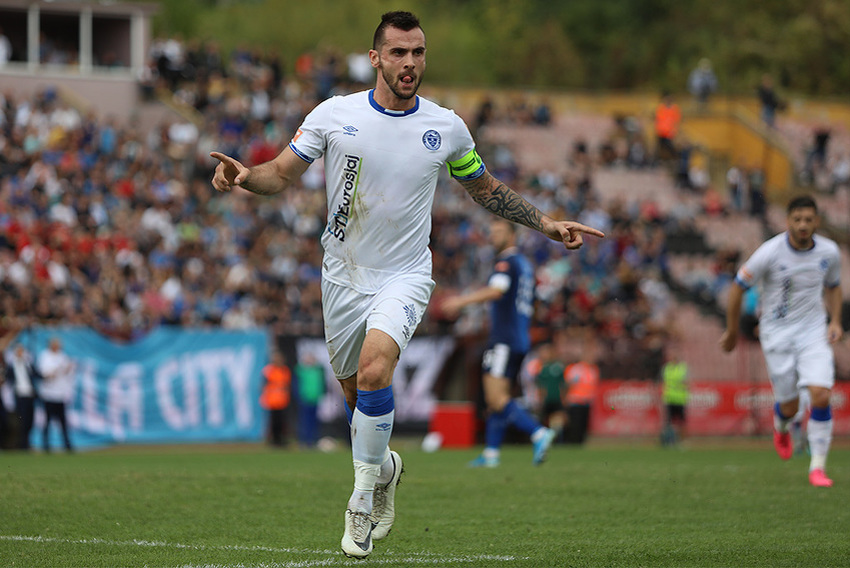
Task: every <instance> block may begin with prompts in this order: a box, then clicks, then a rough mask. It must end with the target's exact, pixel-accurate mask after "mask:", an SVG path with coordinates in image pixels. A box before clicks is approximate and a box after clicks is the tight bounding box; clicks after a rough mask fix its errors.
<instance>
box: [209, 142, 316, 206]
mask: <svg viewBox="0 0 850 568" xmlns="http://www.w3.org/2000/svg"><path fill="white" fill-rule="evenodd" d="M210 156H212V157H213V158H215V159H216V160H218V161H219V164H218V165H217V166H216V168H215V175H213V179H212V185H213V187H214V188H216V189H217V190H218V191H223V192H227V191H230V190H231V189H233V188H234V187H237V186H238V187H241V188H242V189H246V190H248V191H250V192H251V193H256V194H259V195H274V194H275V193H280V192H281V191H283V190H285V189H286V188H287V187H289V186H290V185H291V184H292V183H293V182H294V181H295V180H297V179H298V178H300V177H301V175H302V174H303V173H304V172H305V171H306V170H307V167H308V166H309V165H310V164H309V163H307V162H305V161H304V160H302V159H301V158H299V157H298V156H296V155H295V152H293V151H292V149H291V148H290V147H289V146H287V147H286V148H284V149H283V152H281V153H280V154H278V155H277V157H276V158H275V159H274V160H270V161H268V162H265V163H262V164H259V165H256V166H252V167H250V168H246V167H245V166H244V165H242V164H241V163H240V162H239V161H238V160H235V159H234V158H231V157H230V156H226V155H224V154H222V153H221V152H210Z"/></svg>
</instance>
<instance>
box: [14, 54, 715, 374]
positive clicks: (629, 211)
mask: <svg viewBox="0 0 850 568" xmlns="http://www.w3.org/2000/svg"><path fill="white" fill-rule="evenodd" d="M364 58H365V59H364ZM150 62H151V63H150V66H149V68H148V69H147V71H146V73H145V74H144V76H143V77H142V78H141V79H140V87H141V89H142V91H143V92H144V93H146V95H147V96H149V97H152V96H154V95H155V94H157V93H161V92H163V91H165V92H168V93H171V94H173V97H174V98H175V99H176V100H178V101H179V102H180V103H181V104H183V105H186V106H188V107H191V108H192V109H194V111H195V112H196V113H197V117H198V119H199V120H197V121H196V122H192V121H189V120H184V121H174V122H172V123H167V124H161V125H156V126H155V127H153V128H145V127H146V126H148V125H139V124H133V123H132V122H129V123H122V122H120V121H118V120H116V119H115V118H112V117H104V116H99V115H97V114H96V113H95V112H92V113H88V114H81V113H80V112H79V111H78V110H76V109H75V108H72V107H70V106H69V105H67V104H66V103H65V102H64V101H63V99H62V97H61V96H59V93H58V92H57V91H56V90H54V89H46V90H44V91H42V92H40V93H39V94H38V95H36V96H33V97H22V96H19V95H16V94H15V93H14V92H9V93H5V94H3V95H2V96H0V335H2V334H4V333H6V332H7V331H15V330H18V329H23V328H26V327H28V326H31V325H36V324H43V325H66V324H69V325H86V326H91V327H92V328H94V329H97V330H98V331H100V332H101V333H103V334H106V335H108V336H110V337H113V338H115V339H117V340H122V341H131V340H134V339H136V338H139V337H140V336H142V335H144V334H145V333H147V332H148V331H149V330H150V329H151V328H153V327H155V326H158V325H182V326H221V327H224V328H230V329H240V328H250V327H254V326H267V327H268V328H269V329H270V330H271V331H272V332H274V333H277V334H281V335H295V336H301V335H315V336H320V335H321V334H322V333H323V326H322V320H321V309H320V287H319V279H320V272H321V269H320V267H321V254H322V252H321V246H320V243H319V237H320V235H321V233H322V231H323V229H324V227H325V223H326V204H325V196H324V179H323V171H322V169H321V163H317V164H314V165H313V166H311V167H310V169H308V171H307V173H306V174H305V176H304V177H303V178H302V180H301V181H300V183H299V184H298V187H297V188H296V189H294V190H293V191H287V192H285V193H284V194H282V195H280V196H275V197H270V198H267V197H258V196H254V195H251V194H248V193H247V192H234V193H233V194H230V195H227V196H222V195H219V194H217V193H216V192H215V191H214V190H213V189H212V187H211V185H210V178H211V176H212V171H213V168H214V166H215V161H214V160H212V159H210V158H209V156H208V154H209V152H210V151H211V150H219V151H221V152H224V153H226V154H229V155H232V156H235V157H237V158H238V159H240V160H241V161H243V163H245V164H247V165H253V164H257V163H260V162H263V161H266V160H269V159H271V158H273V157H274V156H275V155H276V154H277V153H278V152H279V151H280V150H281V149H282V148H283V147H284V145H285V144H286V143H287V141H288V140H289V138H290V137H291V136H292V134H293V133H294V131H295V129H296V128H297V126H298V125H299V124H300V122H301V120H302V119H303V117H304V116H305V115H306V113H307V112H309V111H310V110H311V109H312V108H313V106H314V105H315V104H317V102H319V101H321V100H323V99H324V98H326V97H328V96H331V95H334V94H343V93H347V92H351V91H353V90H360V89H363V88H367V87H368V86H370V85H371V84H372V83H373V81H374V75H373V73H374V70H373V69H372V68H371V67H370V66H369V64H368V57H367V56H366V54H350V55H347V56H344V55H341V54H338V53H335V52H333V51H331V50H326V51H324V52H322V53H317V54H305V55H302V56H301V57H299V58H298V60H297V61H296V62H295V65H294V68H295V73H294V75H292V76H289V75H287V74H285V73H284V71H283V69H284V66H283V65H282V64H281V62H280V60H279V58H278V56H277V55H276V54H275V53H273V52H270V51H268V52H267V51H262V50H257V49H251V48H248V47H245V48H240V49H238V50H237V51H236V52H234V53H232V54H230V55H229V56H228V57H227V58H225V57H224V56H223V55H222V53H221V50H220V49H219V48H218V47H217V46H216V44H215V43H207V44H203V45H202V44H194V43H190V44H183V43H181V42H179V41H177V40H159V41H157V42H155V44H154V46H153V48H152V51H151V57H150ZM552 120H553V117H552V110H551V109H550V108H549V106H548V105H547V104H546V103H545V102H538V103H536V104H521V105H518V106H515V107H511V108H498V106H497V105H496V104H495V103H493V102H492V101H484V102H483V103H482V104H481V107H480V108H479V109H478V111H477V114H475V112H472V113H470V117H469V118H468V123H469V124H470V127H471V128H472V129H473V130H474V132H475V134H476V137H477V140H478V144H479V149H480V151H481V153H482V155H483V156H484V159H485V163H486V164H487V165H488V167H489V168H490V169H491V171H493V173H494V175H496V176H497V177H499V178H500V179H502V180H504V181H505V182H507V183H509V184H512V186H513V187H515V188H516V189H517V190H518V191H520V192H521V193H522V194H523V195H525V196H526V197H527V198H528V199H529V200H530V201H531V202H533V203H534V204H535V205H537V206H538V207H539V208H541V209H542V210H544V211H547V212H550V213H552V214H553V215H558V216H561V217H567V218H577V219H579V220H580V221H581V222H584V223H586V224H589V225H592V226H594V227H597V228H599V229H601V230H603V231H605V233H606V234H607V238H606V239H604V240H598V239H587V242H586V244H585V246H584V247H582V248H581V249H580V250H579V251H577V252H574V253H566V252H565V251H563V250H562V248H561V247H559V246H557V245H556V244H554V243H552V242H549V241H548V240H546V239H544V238H542V237H541V236H540V235H538V234H536V233H534V232H532V231H525V232H523V233H522V236H521V239H520V243H521V247H522V249H523V250H524V251H525V252H526V253H527V254H528V255H529V256H530V257H531V258H532V259H533V260H534V262H535V265H536V270H537V278H538V282H539V300H540V309H539V310H538V311H537V316H536V317H537V321H536V327H537V336H538V338H542V337H543V336H545V335H546V334H547V333H551V331H552V330H569V329H582V330H587V329H591V330H594V331H595V333H596V334H597V336H598V337H599V338H600V339H601V340H602V341H603V342H604V343H605V345H606V346H607V348H608V349H607V350H606V352H608V353H613V354H615V355H620V354H624V353H625V352H629V351H635V350H638V351H640V353H641V354H642V355H643V356H641V357H625V356H623V357H620V356H613V357H607V358H606V361H600V363H601V366H602V368H603V376H618V377H622V378H628V377H629V376H638V375H640V376H647V375H649V376H654V373H655V372H656V371H657V369H656V367H657V366H660V364H661V357H662V353H661V350H662V345H663V340H664V338H665V337H666V334H667V333H668V331H669V329H670V318H671V311H672V308H673V301H672V292H671V290H670V288H669V287H668V285H667V284H666V283H665V278H664V276H665V274H666V273H667V249H668V238H667V236H668V234H671V233H676V232H680V231H682V230H684V229H683V226H685V225H687V224H688V216H689V215H691V214H692V213H693V212H691V211H688V210H687V209H686V210H685V211H679V213H678V214H676V208H675V207H674V208H673V210H672V211H671V214H670V215H663V214H662V213H661V212H660V210H659V208H658V207H657V206H656V205H654V204H653V203H652V202H651V201H647V202H642V203H625V202H622V201H616V200H615V201H614V202H611V203H609V204H606V206H603V203H602V200H600V198H599V196H598V195H597V193H596V191H595V187H594V173H595V172H596V171H597V170H598V168H610V167H620V166H623V165H625V166H628V167H641V168H645V167H656V166H655V165H653V161H652V159H651V157H650V148H649V147H648V144H647V143H646V142H645V141H644V140H643V139H642V138H641V136H640V131H641V128H640V127H639V126H638V125H636V124H634V123H633V122H631V121H630V119H628V118H626V117H622V118H620V119H616V120H611V126H610V128H611V132H610V134H609V135H608V136H607V137H606V141H605V142H604V143H603V144H602V145H600V146H599V147H598V148H591V147H590V145H589V144H588V143H585V142H582V141H581V136H580V133H579V135H578V136H577V138H578V140H579V141H578V142H576V143H575V145H574V146H573V147H571V148H565V149H564V154H565V156H564V159H565V160H568V161H569V172H570V173H569V175H566V176H563V177H561V176H554V175H551V174H548V173H546V172H535V171H527V168H524V166H523V164H522V163H518V160H517V158H516V156H515V155H514V154H513V153H512V151H511V149H510V148H509V147H508V146H505V145H500V144H498V143H494V142H491V141H489V140H488V136H487V128H488V126H489V125H491V124H498V123H504V122H505V121H511V122H516V123H521V124H530V125H535V127H537V128H549V127H550V123H551V122H552ZM470 204H471V202H470V198H469V197H468V196H467V195H466V194H465V192H464V190H463V189H462V188H461V186H460V185H458V184H456V183H455V182H453V181H452V180H451V179H450V178H449V176H448V175H447V173H445V174H444V175H443V176H442V178H441V180H440V184H439V186H438V190H437V195H436V200H435V204H434V217H433V219H434V221H433V232H432V241H431V248H432V251H433V255H434V280H435V281H436V282H437V286H438V287H437V290H436V291H435V294H434V297H433V299H432V306H431V309H430V311H429V315H428V317H427V318H426V320H425V321H424V322H423V324H422V326H421V328H420V330H419V332H420V333H425V334H427V333H454V334H457V335H467V336H469V335H473V336H474V335H476V334H481V333H482V326H483V319H484V316H483V313H476V312H472V313H469V314H466V315H465V316H463V317H462V318H461V319H460V320H459V321H449V320H447V319H446V318H444V317H443V316H442V314H441V312H440V309H439V301H440V298H441V296H442V294H443V293H445V292H449V291H457V290H460V289H463V288H465V287H468V286H477V285H480V283H481V282H483V281H485V280H486V278H487V276H488V275H489V272H490V270H491V267H492V263H491V260H492V255H493V251H492V250H491V249H490V247H489V246H488V245H487V239H486V234H485V232H484V231H485V227H487V218H488V216H489V213H487V212H486V211H484V210H483V209H482V208H480V207H472V206H470ZM730 262H731V259H730ZM724 273H728V270H724ZM647 354H649V355H650V356H647ZM634 361H641V362H642V363H641V364H643V365H646V366H648V367H649V368H647V369H638V368H633V367H628V365H630V364H631V362H634ZM618 364H620V365H622V366H623V368H615V367H613V366H616V365H618ZM606 365H607V367H606Z"/></svg>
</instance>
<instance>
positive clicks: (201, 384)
mask: <svg viewBox="0 0 850 568" xmlns="http://www.w3.org/2000/svg"><path fill="white" fill-rule="evenodd" d="M53 337H57V338H59V339H60V340H61V341H62V344H63V350H64V351H65V353H66V354H68V356H69V357H70V358H71V359H72V360H73V361H74V364H75V369H74V390H73V396H72V397H71V399H70V400H69V401H68V404H67V411H68V421H69V424H70V427H71V440H72V443H73V444H74V445H75V446H76V447H78V448H85V447H96V446H104V445H108V444H112V443H118V442H121V443H179V442H215V441H241V440H259V439H261V438H262V432H263V428H264V425H265V420H266V419H265V412H264V411H263V410H262V409H261V408H260V405H259V396H260V389H261V387H262V375H261V372H262V368H263V366H264V365H265V364H266V363H267V362H268V347H269V338H268V336H267V334H266V333H265V332H264V331H244V332H243V331H219V330H201V329H199V330H185V329H178V328H168V327H162V328H158V329H156V330H154V331H152V332H151V333H150V334H148V335H147V336H145V337H144V338H143V339H141V340H139V341H137V342H134V343H132V344H118V343H113V342H112V341H110V340H109V339H108V338H106V337H104V336H102V335H100V334H98V333H96V332H94V331H92V330H90V329H88V328H59V329H36V330H32V331H30V332H28V333H26V334H24V335H22V336H21V338H20V339H21V341H22V342H23V343H24V345H25V346H26V347H27V349H29V350H30V351H31V352H32V353H33V355H34V356H38V354H39V353H40V352H41V351H42V350H43V349H45V348H46V346H47V343H48V341H49V340H50V339H51V338H53ZM43 419H44V418H43V416H42V415H41V413H39V416H38V417H37V421H38V422H39V423H43ZM39 430H40V429H39V428H36V431H37V432H38V434H35V433H34V434H33V437H34V438H38V439H34V440H33V445H34V446H35V447H40V446H41V436H40V431H39ZM53 436H54V438H55V440H54V439H53V438H51V440H53V441H52V444H51V445H52V446H53V447H58V446H59V438H58V433H56V432H54V433H53Z"/></svg>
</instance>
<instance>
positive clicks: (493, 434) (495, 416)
mask: <svg viewBox="0 0 850 568" xmlns="http://www.w3.org/2000/svg"><path fill="white" fill-rule="evenodd" d="M507 429H508V422H507V419H506V417H505V411H504V409H503V410H502V411H501V412H491V413H490V414H489V415H488V416H487V423H486V425H485V429H484V446H485V447H487V448H492V449H494V450H498V449H499V448H501V447H502V441H503V440H504V439H505V430H507Z"/></svg>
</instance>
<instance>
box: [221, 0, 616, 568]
mask: <svg viewBox="0 0 850 568" xmlns="http://www.w3.org/2000/svg"><path fill="white" fill-rule="evenodd" d="M369 57H370V60H371V62H372V66H373V67H374V68H375V69H377V70H378V73H377V82H376V86H375V88H374V89H373V90H370V91H364V92H360V93H354V94H351V95H347V96H337V97H332V98H331V99H328V100H326V101H324V102H322V103H320V104H319V105H318V106H317V107H316V108H315V109H314V110H313V111H312V112H311V113H310V114H309V115H308V116H307V117H306V118H305V120H304V122H303V124H302V125H301V127H300V128H299V129H298V131H297V133H296V134H295V136H294V137H293V138H292V141H291V142H290V144H289V145H288V146H287V147H286V148H284V149H283V151H282V152H281V153H280V154H279V155H278V156H277V157H276V158H275V159H273V160H271V161H269V162H266V163H264V164H259V165H257V166H253V167H251V168H246V167H245V166H243V165H242V164H241V163H239V162H238V161H237V160H235V159H233V158H232V157H229V156H225V155H224V154H221V153H219V152H212V153H211V156H212V157H214V158H216V159H218V160H219V161H220V163H219V164H218V166H217V167H216V171H215V175H214V176H213V180H212V185H213V187H215V189H217V190H218V191H230V190H231V189H232V188H233V187H242V188H243V189H246V190H248V191H250V192H253V193H257V194H260V195H271V194H276V193H279V192H281V191H283V190H285V189H286V188H287V187H288V186H290V185H291V184H293V183H294V182H296V181H297V180H298V179H299V178H300V177H301V175H302V174H303V173H304V171H305V170H306V169H307V166H309V164H310V163H311V162H313V161H314V160H315V159H317V158H319V157H320V156H324V160H325V163H324V166H325V178H326V183H327V198H328V224H327V227H326V230H325V231H324V233H323V236H322V246H323V248H324V258H323V262H322V309H323V315H324V321H325V339H326V341H327V345H328V353H329V355H330V361H331V365H332V367H333V370H334V374H335V375H336V378H337V379H338V380H339V382H340V385H341V386H342V390H343V393H344V395H345V399H346V402H347V410H348V411H349V413H350V414H349V421H350V424H351V445H352V458H353V464H354V491H353V492H352V495H351V498H350V499H349V501H348V507H347V509H346V511H345V531H344V534H343V537H342V542H341V545H342V550H343V552H344V553H345V554H346V555H347V556H352V557H357V558H364V557H366V556H368V555H369V553H370V552H371V551H372V548H373V543H372V541H373V540H380V539H381V538H384V537H385V536H387V533H388V532H389V530H390V528H391V527H392V524H393V520H394V516H395V506H394V498H395V487H396V484H397V483H398V479H399V475H400V474H401V467H402V462H401V458H400V456H399V455H398V454H397V453H396V452H391V451H390V450H389V440H390V435H391V432H392V427H393V416H394V402H393V394H392V377H393V372H394V370H395V366H396V363H397V362H398V357H399V354H400V352H401V351H402V350H403V349H404V348H405V347H406V345H407V342H408V340H409V339H410V337H411V335H412V334H413V332H414V330H415V329H416V326H417V325H418V324H419V322H420V320H421V318H422V316H423V314H424V311H425V308H426V306H427V303H428V300H429V298H430V295H431V291H432V289H433V287H434V282H433V280H431V253H430V250H429V249H428V241H429V236H430V231H431V207H432V203H433V197H434V192H435V189H436V184H437V176H438V174H439V170H440V169H441V168H442V167H443V165H444V164H447V165H448V168H449V172H450V173H451V175H452V176H453V177H454V178H455V179H457V180H458V181H459V182H460V183H461V184H462V185H463V187H464V188H465V189H466V191H467V192H468V193H469V194H470V196H471V197H472V198H473V199H474V200H475V201H476V202H478V203H479V204H481V205H482V206H483V207H485V208H486V209H488V210H489V211H491V212H493V213H494V214H496V215H499V216H501V217H504V218H505V219H508V220H510V221H513V222H516V223H521V224H523V225H526V226H528V227H531V228H532V229H535V230H537V231H540V232H541V233H543V234H544V235H546V236H547V237H549V238H551V239H553V240H555V241H559V242H561V243H563V245H564V246H565V247H566V248H567V249H576V248H578V247H580V246H581V245H582V242H583V240H582V234H583V233H585V234H590V235H594V236H597V237H602V236H604V235H603V234H602V233H601V232H600V231H598V230H596V229H593V228H590V227H587V226H585V225H582V224H579V223H576V222H572V221H556V220H554V219H551V218H549V217H547V216H546V215H543V214H542V213H541V212H540V211H539V210H538V209H536V208H535V207H534V206H532V205H531V204H529V203H528V202H527V201H526V200H525V199H523V198H522V197H521V196H520V195H518V194H517V193H516V192H514V191H513V190H512V189H510V188H508V187H507V186H505V185H504V184H502V183H501V182H499V181H498V180H497V179H495V178H494V177H493V176H491V175H490V173H489V172H488V171H487V169H486V168H485V167H484V164H483V163H482V161H481V158H480V157H479V156H478V154H477V152H476V151H475V143H474V141H473V139H472V136H471V135H470V134H469V130H468V129H467V127H466V125H465V124H464V122H463V121H462V120H461V119H460V118H459V117H457V116H456V115H455V113H454V112H452V111H450V110H447V109H444V108H441V107H439V106H438V105H436V104H434V103H432V102H430V101H428V100H425V99H422V98H421V97H419V96H417V95H416V91H417V89H418V88H419V84H420V82H421V80H422V75H423V73H424V71H425V34H424V32H423V31H422V28H421V26H420V25H419V20H418V19H417V18H416V16H414V15H413V14H411V13H409V12H388V13H387V14H384V15H383V16H382V18H381V23H380V24H379V25H378V28H377V29H376V30H375V35H374V39H373V48H372V50H370V52H369Z"/></svg>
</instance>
